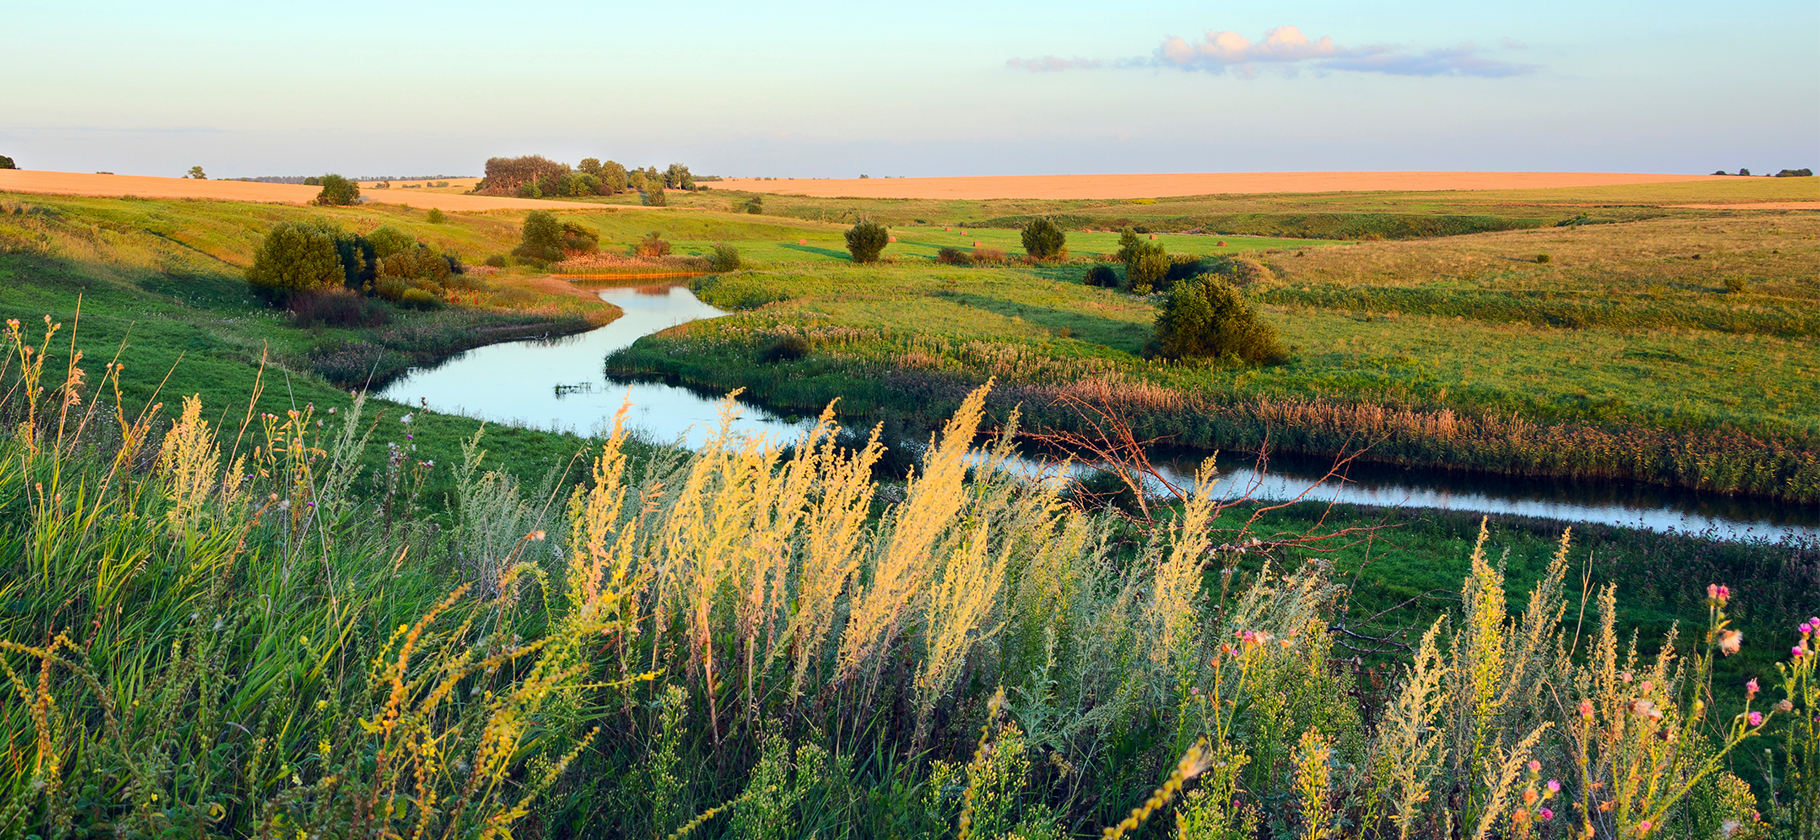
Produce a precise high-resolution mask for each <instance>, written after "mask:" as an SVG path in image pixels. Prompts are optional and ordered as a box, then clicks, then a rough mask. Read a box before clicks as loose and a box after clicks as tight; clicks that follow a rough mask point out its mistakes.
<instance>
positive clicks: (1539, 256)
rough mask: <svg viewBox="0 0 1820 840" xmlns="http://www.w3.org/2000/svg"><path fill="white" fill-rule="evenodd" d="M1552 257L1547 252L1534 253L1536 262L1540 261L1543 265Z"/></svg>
mask: <svg viewBox="0 0 1820 840" xmlns="http://www.w3.org/2000/svg"><path fill="white" fill-rule="evenodd" d="M1552 259H1554V258H1553V257H1550V256H1549V255H1547V254H1537V255H1536V262H1538V263H1541V264H1543V265H1547V264H1548V262H1549V260H1552Z"/></svg>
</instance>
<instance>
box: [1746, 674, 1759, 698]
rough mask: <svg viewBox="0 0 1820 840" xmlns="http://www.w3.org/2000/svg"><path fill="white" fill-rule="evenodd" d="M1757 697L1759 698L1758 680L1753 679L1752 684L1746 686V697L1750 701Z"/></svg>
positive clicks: (1748, 683) (1751, 679)
mask: <svg viewBox="0 0 1820 840" xmlns="http://www.w3.org/2000/svg"><path fill="white" fill-rule="evenodd" d="M1755 696H1757V678H1756V677H1751V678H1750V682H1747V683H1745V684H1744V697H1745V699H1750V698H1752V697H1755Z"/></svg>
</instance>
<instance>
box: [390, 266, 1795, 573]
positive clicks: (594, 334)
mask: <svg viewBox="0 0 1820 840" xmlns="http://www.w3.org/2000/svg"><path fill="white" fill-rule="evenodd" d="M600 297H601V299H602V300H605V301H607V302H609V303H612V304H614V305H615V306H618V307H620V308H621V309H623V310H625V315H624V316H623V317H621V318H619V319H618V320H616V321H614V322H613V323H611V324H608V325H607V326H605V327H601V328H599V329H596V330H592V331H590V332H587V333H583V334H580V335H575V336H569V337H565V338H558V339H552V340H548V341H537V340H533V341H516V342H511V343H507V344H495V345H490V346H487V347H481V348H478V349H474V350H469V351H467V352H466V353H462V354H460V355H458V356H455V357H453V358H451V359H449V360H448V361H446V362H444V363H443V364H441V365H439V366H437V367H435V368H430V369H423V370H417V371H413V372H412V373H411V374H410V375H409V376H406V377H404V378H401V379H399V380H397V381H395V382H393V383H392V384H391V385H389V386H387V387H386V388H385V389H384V390H383V391H382V392H381V393H380V394H379V395H378V396H381V397H384V398H385V399H388V400H395V401H397V402H401V403H407V404H409V405H420V404H421V405H427V406H428V407H429V408H430V409H431V410H433V411H438V412H443V413H449V414H465V415H467V416H470V417H476V418H480V419H484V420H488V421H492V422H496V423H506V424H510V425H515V426H522V427H527V428H535V429H546V430H562V431H571V432H578V433H581V434H591V433H595V432H597V431H599V430H601V429H604V428H605V427H606V426H607V424H609V423H611V422H612V418H613V414H614V412H616V411H618V410H619V408H620V406H621V404H622V403H624V402H625V401H627V400H628V399H629V400H630V401H631V403H632V409H631V411H630V413H629V415H628V420H627V422H628V425H629V426H631V427H632V428H636V429H641V430H643V431H644V432H646V433H647V434H648V435H650V437H651V438H652V439H654V440H658V441H672V440H683V441H685V442H687V443H688V444H690V445H696V444H699V443H700V442H701V441H702V440H704V439H705V438H706V437H707V435H708V434H710V433H711V432H712V431H713V430H714V429H715V428H716V425H717V424H718V422H719V410H720V401H719V400H717V399H715V398H714V397H712V396H704V395H701V394H698V393H696V392H694V391H691V390H689V389H687V388H682V387H678V386H674V385H666V384H662V383H649V382H627V381H624V380H616V379H611V378H609V377H607V376H606V374H605V372H604V361H605V359H606V357H607V356H608V354H611V353H612V352H613V351H615V350H618V349H620V348H622V347H628V346H630V345H631V344H632V343H633V342H634V341H637V340H638V339H639V338H641V337H643V336H645V335H649V334H651V333H654V332H658V331H661V330H665V329H668V328H670V327H673V326H676V325H678V324H683V323H687V322H689V321H695V320H700V319H703V318H717V317H720V316H722V315H725V314H727V313H726V312H723V311H721V310H719V309H716V308H714V307H712V306H709V305H707V304H705V303H703V302H701V301H700V300H699V299H697V298H696V297H695V295H694V294H693V293H691V292H690V291H689V290H688V289H687V288H686V287H683V286H676V285H671V286H641V287H622V288H613V289H604V290H602V291H601V292H600ZM805 426H806V424H805V423H802V422H793V421H788V420H785V419H782V418H779V417H777V416H775V415H773V414H771V413H769V412H767V411H765V410H763V409H761V408H758V407H756V406H751V405H744V406H742V407H741V410H740V414H739V417H738V418H737V419H736V420H735V421H734V429H735V430H737V431H740V432H744V433H748V434H765V435H771V436H773V437H774V438H777V439H780V440H789V439H793V438H795V437H796V436H797V435H798V434H799V433H800V432H801V431H802V430H803V429H804V428H805ZM1221 463H1222V465H1224V466H1225V467H1227V468H1225V469H1223V470H1222V472H1221V474H1220V477H1219V485H1218V488H1217V489H1218V492H1219V493H1220V494H1221V495H1223V496H1227V497H1233V496H1238V495H1242V494H1250V495H1251V496H1252V497H1253V498H1255V499H1260V500H1264V501H1283V500H1288V499H1294V498H1297V497H1298V496H1301V497H1303V498H1305V499H1306V500H1307V501H1315V502H1341V503H1346V504H1358V505H1375V506H1382V507H1414V508H1435V509H1440V510H1452V511H1471V512H1482V513H1496V514H1512V515H1517V516H1531V517H1537V518H1542V519H1554V520H1560V521H1564V522H1595V523H1603V524H1606V525H1614V526H1621V527H1636V528H1644V529H1647V530H1651V531H1676V532H1681V533H1696V534H1697V533H1705V534H1708V535H1711V536H1717V537H1719V538H1722V539H1767V540H1777V539H1781V538H1783V537H1787V536H1795V537H1801V538H1806V539H1820V508H1817V507H1816V506H1813V505H1806V506H1789V505H1776V504H1774V503H1771V502H1763V501H1757V500H1739V499H1726V498H1722V497H1721V498H1715V499H1704V498H1702V497H1700V496H1698V495H1697V494H1693V493H1690V492H1685V491H1674V490H1665V489H1661V488H1642V487H1634V486H1627V485H1617V484H1591V485H1587V484H1581V485H1565V484H1560V483H1549V482H1523V481H1520V480H1514V481H1513V480H1509V479H1503V478H1500V477H1496V476H1482V475H1461V474H1452V473H1445V472H1437V471H1420V470H1398V469H1386V468H1371V467H1360V468H1356V469H1353V470H1351V471H1350V473H1349V479H1348V480H1346V481H1334V482H1329V483H1328V484H1326V485H1324V486H1321V487H1317V488H1314V489H1312V490H1311V489H1310V486H1311V484H1313V482H1314V481H1315V480H1317V479H1319V478H1320V477H1321V475H1322V474H1323V472H1324V470H1321V469H1313V470H1310V469H1308V468H1307V467H1306V465H1294V464H1281V465H1278V464H1273V465H1272V466H1271V468H1270V469H1269V470H1268V471H1267V472H1262V473H1260V472H1258V471H1256V470H1253V469H1249V468H1238V467H1240V464H1241V463H1244V464H1247V465H1248V464H1249V462H1239V461H1236V460H1234V459H1231V458H1227V459H1223V460H1222V461H1221ZM1053 466H1054V465H1053V464H1051V463H1049V462H1045V461H1039V460H1031V461H1024V462H1021V463H1019V464H1017V465H1016V469H1017V470H1018V471H1020V472H1024V473H1028V474H1036V473H1040V472H1043V471H1045V470H1048V471H1051V472H1053ZM1164 469H1165V474H1166V476H1167V477H1169V479H1170V480H1171V481H1172V482H1175V483H1177V484H1178V485H1180V486H1184V487H1186V486H1188V485H1190V484H1192V476H1193V472H1194V462H1193V461H1192V460H1190V461H1185V462H1177V463H1173V464H1170V465H1169V466H1166V467H1165V468H1164ZM1304 494H1306V495H1304Z"/></svg>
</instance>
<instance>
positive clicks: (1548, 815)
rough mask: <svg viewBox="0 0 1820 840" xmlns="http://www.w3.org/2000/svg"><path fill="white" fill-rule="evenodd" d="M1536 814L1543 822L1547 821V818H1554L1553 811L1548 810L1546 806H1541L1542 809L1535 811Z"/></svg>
mask: <svg viewBox="0 0 1820 840" xmlns="http://www.w3.org/2000/svg"><path fill="white" fill-rule="evenodd" d="M1536 815H1537V816H1539V817H1541V818H1542V821H1543V822H1548V821H1549V820H1552V819H1554V818H1555V812H1553V811H1550V810H1549V809H1547V808H1542V809H1540V810H1538V811H1536Z"/></svg>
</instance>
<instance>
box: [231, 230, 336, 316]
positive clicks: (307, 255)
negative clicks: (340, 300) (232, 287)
mask: <svg viewBox="0 0 1820 840" xmlns="http://www.w3.org/2000/svg"><path fill="white" fill-rule="evenodd" d="M336 233H337V231H335V230H333V229H330V228H326V227H323V226H321V225H316V224H310V223H307V222H280V223H279V224H278V226H277V227H274V228H272V230H271V232H269V233H267V234H266V235H265V239H264V240H262V241H261V242H260V243H259V250H257V251H255V252H254V253H253V265H252V267H250V268H248V269H247V270H246V282H247V285H249V286H251V287H252V288H253V291H254V292H256V293H258V294H260V295H262V296H264V297H267V298H268V299H272V300H277V301H284V300H288V299H289V298H290V297H291V296H292V295H296V294H302V293H306V292H313V291H316V290H319V289H326V288H330V287H333V286H337V285H341V284H342V283H343V282H345V280H346V273H345V272H344V271H343V268H342V258H341V253H340V251H339V249H337V247H336Z"/></svg>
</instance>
